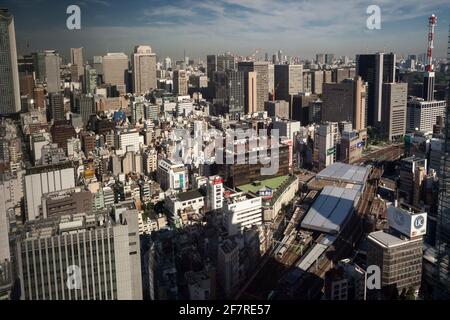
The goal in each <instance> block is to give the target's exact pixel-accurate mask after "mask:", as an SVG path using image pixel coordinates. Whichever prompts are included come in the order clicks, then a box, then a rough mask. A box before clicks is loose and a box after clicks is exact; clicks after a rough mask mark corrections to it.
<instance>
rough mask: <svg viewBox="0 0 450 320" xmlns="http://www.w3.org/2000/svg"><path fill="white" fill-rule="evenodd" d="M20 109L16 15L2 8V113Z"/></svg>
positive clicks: (0, 10)
mask: <svg viewBox="0 0 450 320" xmlns="http://www.w3.org/2000/svg"><path fill="white" fill-rule="evenodd" d="M19 111H20V88H19V69H18V66H17V49H16V33H15V29H14V17H13V15H12V14H11V13H10V12H9V11H8V10H7V9H0V114H10V113H16V112H19Z"/></svg>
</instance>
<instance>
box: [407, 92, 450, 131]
mask: <svg viewBox="0 0 450 320" xmlns="http://www.w3.org/2000/svg"><path fill="white" fill-rule="evenodd" d="M446 107H447V102H446V101H444V100H441V101H425V100H424V99H421V98H415V97H414V98H412V99H410V100H409V101H408V110H407V119H406V131H408V132H414V131H425V132H426V131H433V125H435V124H436V119H437V117H439V116H440V117H444V116H445V109H446Z"/></svg>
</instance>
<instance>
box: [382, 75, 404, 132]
mask: <svg viewBox="0 0 450 320" xmlns="http://www.w3.org/2000/svg"><path fill="white" fill-rule="evenodd" d="M407 99H408V84H407V83H385V84H383V99H382V117H381V119H382V121H381V123H380V129H381V130H380V131H381V133H382V134H383V135H384V136H386V137H387V138H388V139H389V141H393V140H395V141H400V139H402V138H403V136H404V135H405V133H406V114H407V111H406V110H407V108H406V105H407Z"/></svg>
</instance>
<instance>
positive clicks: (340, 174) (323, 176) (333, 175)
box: [316, 162, 370, 185]
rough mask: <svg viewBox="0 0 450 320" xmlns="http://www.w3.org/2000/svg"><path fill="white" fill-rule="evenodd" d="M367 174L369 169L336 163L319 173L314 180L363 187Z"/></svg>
mask: <svg viewBox="0 0 450 320" xmlns="http://www.w3.org/2000/svg"><path fill="white" fill-rule="evenodd" d="M369 174H370V167H361V166H354V165H351V164H346V163H342V162H336V163H333V164H331V165H329V166H328V167H326V168H325V169H323V170H322V171H320V172H319V173H318V174H317V175H316V179H319V180H331V181H336V182H347V183H353V184H359V185H365V183H366V181H367V178H368V177H369Z"/></svg>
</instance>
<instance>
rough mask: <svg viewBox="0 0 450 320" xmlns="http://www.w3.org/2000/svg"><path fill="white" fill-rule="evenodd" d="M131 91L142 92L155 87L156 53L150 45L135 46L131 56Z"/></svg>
mask: <svg viewBox="0 0 450 320" xmlns="http://www.w3.org/2000/svg"><path fill="white" fill-rule="evenodd" d="M131 62H132V68H133V91H134V93H136V94H143V93H145V92H147V91H150V90H151V89H156V54H155V53H153V52H152V48H151V47H150V46H136V47H135V48H134V53H133V56H132V60H131Z"/></svg>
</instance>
